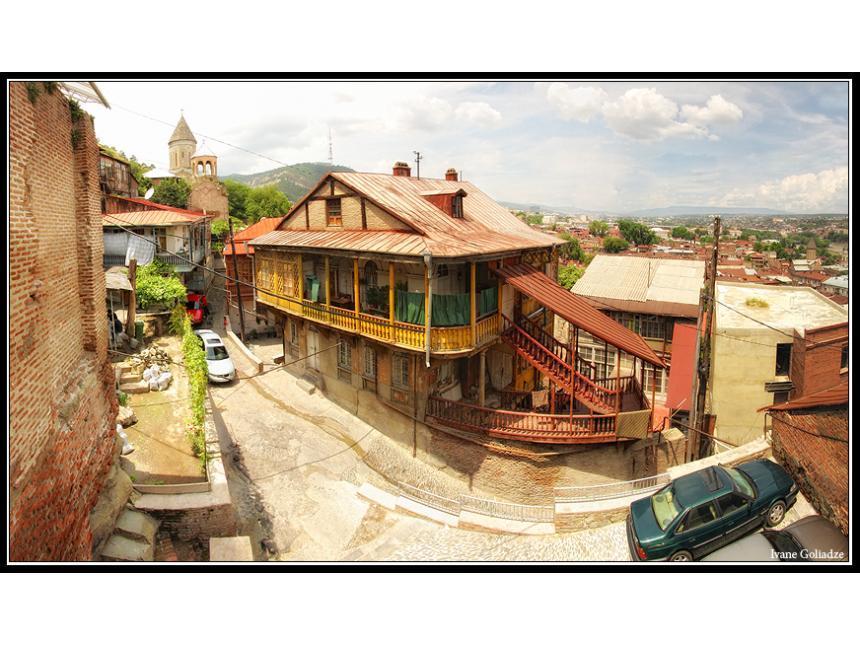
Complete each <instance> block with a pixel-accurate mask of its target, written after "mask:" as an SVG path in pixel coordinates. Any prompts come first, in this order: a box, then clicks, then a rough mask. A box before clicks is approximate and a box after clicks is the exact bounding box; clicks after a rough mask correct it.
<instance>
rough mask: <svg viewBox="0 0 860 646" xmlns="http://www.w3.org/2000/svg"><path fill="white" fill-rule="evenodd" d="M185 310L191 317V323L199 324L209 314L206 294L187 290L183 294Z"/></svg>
mask: <svg viewBox="0 0 860 646" xmlns="http://www.w3.org/2000/svg"><path fill="white" fill-rule="evenodd" d="M185 311H186V312H188V317H189V318H190V319H191V325H200V324H201V323H203V319H204V318H205V317H206V316H208V315H209V302H208V301H207V300H206V294H197V293H195V292H188V294H187V295H186V296H185Z"/></svg>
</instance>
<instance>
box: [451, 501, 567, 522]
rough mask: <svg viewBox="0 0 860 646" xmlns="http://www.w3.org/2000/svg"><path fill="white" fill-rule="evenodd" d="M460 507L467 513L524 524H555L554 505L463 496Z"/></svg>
mask: <svg viewBox="0 0 860 646" xmlns="http://www.w3.org/2000/svg"><path fill="white" fill-rule="evenodd" d="M460 506H461V508H462V509H464V510H466V511H472V512H475V513H477V514H484V515H485V516H492V517H494V518H505V519H507V520H517V521H521V522H524V523H553V522H555V507H554V506H553V505H523V504H520V503H515V502H501V501H499V500H488V499H486V498H475V497H474V496H466V495H461V496H460Z"/></svg>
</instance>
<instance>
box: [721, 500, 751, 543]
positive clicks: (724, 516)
mask: <svg viewBox="0 0 860 646" xmlns="http://www.w3.org/2000/svg"><path fill="white" fill-rule="evenodd" d="M717 504H718V505H719V512H720V525H721V527H722V529H723V535H722V537H721V538H720V540H719V541H718V542H719V544H720V547H722V546H723V545H728V544H729V543H731V542H732V541H735V540H737V539H738V538H740V537H741V536H743V535H744V534H746V533H747V532H749V531H750V530H752V529H754V528H755V527H757V526H758V523H759V521H760V520H761V517H760V516H757V515H756V514H753V512H752V501H751V500H750V499H749V498H746V497H744V496H742V495H741V494H739V493H738V492H737V491H731V492H729V493H727V494H725V495H723V496H720V497H719V498H718V499H717Z"/></svg>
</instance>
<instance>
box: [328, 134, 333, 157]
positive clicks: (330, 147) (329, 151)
mask: <svg viewBox="0 0 860 646" xmlns="http://www.w3.org/2000/svg"><path fill="white" fill-rule="evenodd" d="M328 165H329V166H334V153H333V152H332V145H331V128H329V129H328Z"/></svg>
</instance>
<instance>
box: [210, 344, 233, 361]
mask: <svg viewBox="0 0 860 646" xmlns="http://www.w3.org/2000/svg"><path fill="white" fill-rule="evenodd" d="M206 358H207V359H208V360H209V361H220V360H221V359H229V358H230V355H229V354H227V348H225V347H224V346H223V345H207V346H206Z"/></svg>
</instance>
